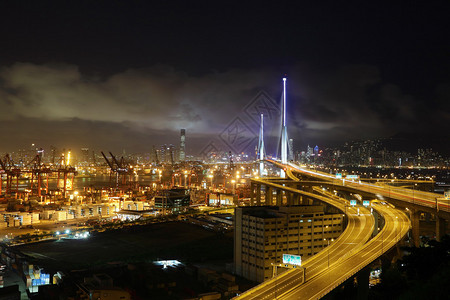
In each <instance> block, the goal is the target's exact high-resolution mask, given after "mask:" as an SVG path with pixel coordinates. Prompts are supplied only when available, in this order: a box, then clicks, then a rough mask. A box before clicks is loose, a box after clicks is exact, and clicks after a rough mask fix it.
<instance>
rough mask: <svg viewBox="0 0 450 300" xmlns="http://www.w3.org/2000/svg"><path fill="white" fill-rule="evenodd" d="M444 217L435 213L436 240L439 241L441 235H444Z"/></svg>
mask: <svg viewBox="0 0 450 300" xmlns="http://www.w3.org/2000/svg"><path fill="white" fill-rule="evenodd" d="M445 228H446V226H445V219H443V218H440V217H439V216H437V215H436V240H437V241H438V242H440V241H441V238H442V236H444V235H445Z"/></svg>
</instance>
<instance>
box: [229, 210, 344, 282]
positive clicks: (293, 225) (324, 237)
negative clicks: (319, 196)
mask: <svg viewBox="0 0 450 300" xmlns="http://www.w3.org/2000/svg"><path fill="white" fill-rule="evenodd" d="M343 220H344V217H343V215H342V214H325V213H324V210H323V207H322V206H290V207H276V206H262V207H238V208H236V209H235V223H234V224H235V226H234V267H235V273H236V274H237V275H240V276H242V277H245V278H247V279H249V280H252V281H256V282H263V281H265V280H267V279H270V278H272V272H273V269H272V268H273V266H272V264H279V263H281V262H282V257H283V254H293V255H299V256H301V257H302V260H304V259H306V258H308V257H311V256H313V255H315V254H317V253H318V252H319V251H321V250H322V249H323V248H324V247H326V246H327V245H328V240H331V239H336V238H338V237H339V235H340V234H341V233H342V231H343V228H344V226H343Z"/></svg>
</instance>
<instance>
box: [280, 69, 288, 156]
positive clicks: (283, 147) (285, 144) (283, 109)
mask: <svg viewBox="0 0 450 300" xmlns="http://www.w3.org/2000/svg"><path fill="white" fill-rule="evenodd" d="M282 100H283V101H282V106H281V163H283V164H286V163H287V159H288V157H287V150H288V136H287V126H286V77H285V78H283V99H282Z"/></svg>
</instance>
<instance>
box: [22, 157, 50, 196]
mask: <svg viewBox="0 0 450 300" xmlns="http://www.w3.org/2000/svg"><path fill="white" fill-rule="evenodd" d="M27 166H30V172H31V193H32V194H37V195H38V196H39V197H41V193H42V190H45V194H48V190H49V188H48V178H49V176H50V174H51V173H53V172H54V171H53V170H51V169H50V168H49V167H47V166H46V165H45V164H44V163H42V161H41V156H40V155H36V156H35V157H34V158H33V160H32V161H30V162H29V163H28V164H27ZM43 177H44V178H43ZM43 179H44V180H43Z"/></svg>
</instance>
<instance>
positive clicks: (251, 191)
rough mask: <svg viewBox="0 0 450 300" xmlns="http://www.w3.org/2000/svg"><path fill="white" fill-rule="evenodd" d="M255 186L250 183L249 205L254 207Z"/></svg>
mask: <svg viewBox="0 0 450 300" xmlns="http://www.w3.org/2000/svg"><path fill="white" fill-rule="evenodd" d="M255 185H256V184H254V183H253V182H252V183H250V205H251V206H254V205H255Z"/></svg>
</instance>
